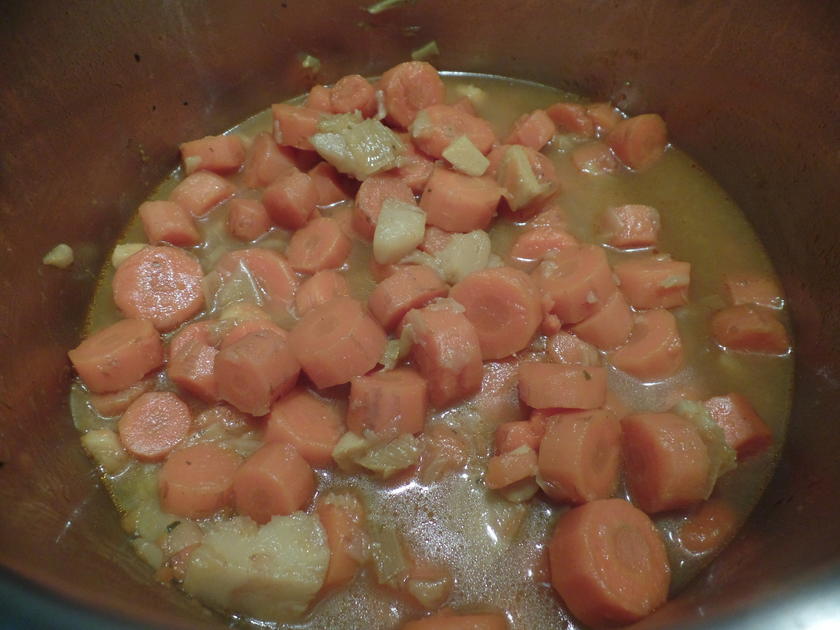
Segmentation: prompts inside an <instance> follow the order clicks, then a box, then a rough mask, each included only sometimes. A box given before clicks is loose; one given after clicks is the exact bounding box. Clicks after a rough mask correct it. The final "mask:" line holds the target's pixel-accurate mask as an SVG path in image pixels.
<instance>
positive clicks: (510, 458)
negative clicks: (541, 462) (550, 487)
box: [484, 444, 537, 490]
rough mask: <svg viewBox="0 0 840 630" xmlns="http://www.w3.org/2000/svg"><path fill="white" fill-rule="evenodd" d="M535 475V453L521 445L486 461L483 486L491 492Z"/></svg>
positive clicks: (528, 447)
mask: <svg viewBox="0 0 840 630" xmlns="http://www.w3.org/2000/svg"><path fill="white" fill-rule="evenodd" d="M536 474H537V453H536V452H535V451H534V449H532V448H531V447H530V446H527V445H524V444H523V445H522V446H519V447H517V448H515V449H514V450H512V451H507V452H506V453H501V454H499V455H493V456H492V457H491V458H490V459H488V460H487V473H486V474H485V475H484V484H485V485H486V486H487V487H488V488H490V489H491V490H499V489H501V488H506V487H508V486H510V485H512V484H514V483H517V482H519V481H523V480H525V479H528V478H530V477H535V476H536Z"/></svg>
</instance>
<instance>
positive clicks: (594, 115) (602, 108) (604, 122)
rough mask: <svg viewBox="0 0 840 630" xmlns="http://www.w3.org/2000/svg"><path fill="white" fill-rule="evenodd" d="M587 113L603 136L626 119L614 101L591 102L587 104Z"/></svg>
mask: <svg viewBox="0 0 840 630" xmlns="http://www.w3.org/2000/svg"><path fill="white" fill-rule="evenodd" d="M586 115H587V116H588V117H589V119H590V120H591V121H592V124H593V126H594V127H595V129H596V130H597V131H598V133H599V135H601V136H604V135H606V134H608V133H609V132H610V131H612V130H613V128H615V126H616V125H617V124H618V123H620V122H621V121H622V120H624V115H623V114H622V113H621V112H620V111H619V110H618V109H617V108H616V107H614V106H613V105H612V103H590V104H589V105H587V106H586Z"/></svg>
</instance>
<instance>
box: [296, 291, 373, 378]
mask: <svg viewBox="0 0 840 630" xmlns="http://www.w3.org/2000/svg"><path fill="white" fill-rule="evenodd" d="M386 341H387V338H386V336H385V332H384V331H383V330H382V328H381V327H380V326H379V324H378V323H376V321H374V320H373V319H372V318H371V317H370V316H369V315H368V314H367V313H365V312H364V310H362V305H361V304H359V302H357V301H356V300H354V299H352V298H349V297H337V298H335V299H333V300H330V301H329V302H327V303H326V304H322V305H321V306H318V307H316V308H314V309H312V310H311V311H309V312H308V313H306V315H304V316H303V319H301V320H300V321H299V322H298V324H297V326H295V328H294V329H292V332H291V334H290V335H289V342H290V344H291V347H292V350H293V351H294V353H295V355H296V356H297V358H298V360H299V361H300V364H301V365H302V366H303V370H304V372H306V375H307V376H308V377H309V378H310V379H311V380H312V382H313V383H315V386H316V387H319V388H324V387H332V386H333V385H340V384H342V383H347V382H349V381H350V379H352V378H353V377H354V376H360V375H362V374H365V373H366V372H369V371H370V370H372V369H373V368H374V366H375V365H376V364H377V363H378V362H379V359H380V358H381V357H382V353H383V351H384V350H385V343H386Z"/></svg>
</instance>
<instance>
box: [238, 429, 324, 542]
mask: <svg viewBox="0 0 840 630" xmlns="http://www.w3.org/2000/svg"><path fill="white" fill-rule="evenodd" d="M314 495H315V474H314V473H313V472H312V468H311V467H310V466H309V464H308V463H307V462H306V460H305V459H304V458H303V457H301V455H300V453H298V452H297V450H295V447H294V446H292V445H290V444H286V443H284V442H271V443H269V444H266V445H264V446H262V447H260V449H259V450H257V451H256V452H254V453H253V454H252V455H251V456H250V457H249V458H248V459H246V460H245V462H244V463H243V464H242V465H241V466H240V467H239V469H238V470H237V471H236V473H234V475H233V497H234V505H235V507H236V511H237V512H239V513H240V514H243V515H245V516H250V517H251V518H252V519H254V520H255V521H256V522H257V523H259V524H260V525H263V524H265V523H268V521H270V520H271V517H272V516H277V515H279V516H287V515H289V514H291V513H292V512H297V511H298V510H300V509H302V508H303V507H305V506H306V505H307V504H308V503H309V502H310V501H311V500H312V498H313V496H314Z"/></svg>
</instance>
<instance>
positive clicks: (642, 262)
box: [614, 258, 691, 309]
mask: <svg viewBox="0 0 840 630" xmlns="http://www.w3.org/2000/svg"><path fill="white" fill-rule="evenodd" d="M614 271H615V275H616V276H618V279H619V285H620V286H621V292H622V293H624V295H625V297H626V298H627V301H628V302H630V305H631V306H633V307H635V308H641V309H648V308H676V307H677V306H683V305H684V304H688V287H689V284H690V282H691V264H690V263H687V262H680V261H677V260H666V259H658V258H638V259H633V260H625V261H624V262H620V263H618V264H617V265H616V266H615V269H614Z"/></svg>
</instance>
